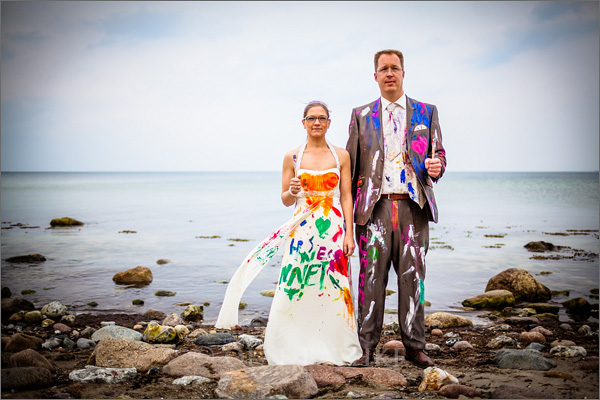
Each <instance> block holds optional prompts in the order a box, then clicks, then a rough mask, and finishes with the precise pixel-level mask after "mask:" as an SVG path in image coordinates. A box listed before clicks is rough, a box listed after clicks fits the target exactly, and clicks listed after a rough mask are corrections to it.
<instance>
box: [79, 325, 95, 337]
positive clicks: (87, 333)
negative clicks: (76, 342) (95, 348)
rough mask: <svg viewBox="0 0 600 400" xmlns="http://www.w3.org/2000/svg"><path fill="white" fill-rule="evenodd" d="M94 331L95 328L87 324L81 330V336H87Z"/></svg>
mask: <svg viewBox="0 0 600 400" xmlns="http://www.w3.org/2000/svg"><path fill="white" fill-rule="evenodd" d="M94 332H96V329H94V328H92V327H91V326H88V327H86V328H85V329H84V330H82V331H81V337H83V338H89V337H91V336H92V335H93V334H94Z"/></svg>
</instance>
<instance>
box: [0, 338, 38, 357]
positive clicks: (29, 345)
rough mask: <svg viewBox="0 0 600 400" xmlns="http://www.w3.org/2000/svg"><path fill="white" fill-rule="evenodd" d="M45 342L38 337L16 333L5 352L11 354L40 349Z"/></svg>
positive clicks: (7, 344)
mask: <svg viewBox="0 0 600 400" xmlns="http://www.w3.org/2000/svg"><path fill="white" fill-rule="evenodd" d="M43 342H44V341H43V340H42V339H40V338H38V337H35V336H30V335H26V334H24V333H15V334H14V335H12V336H11V337H10V339H9V340H8V343H6V347H5V348H4V351H6V352H9V353H18V352H20V351H23V350H27V349H38V348H40V347H41V346H42V343H43Z"/></svg>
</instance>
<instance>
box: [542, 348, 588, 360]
mask: <svg viewBox="0 0 600 400" xmlns="http://www.w3.org/2000/svg"><path fill="white" fill-rule="evenodd" d="M550 354H551V355H553V356H557V357H567V358H571V357H585V356H586V355H587V351H585V349H584V348H583V347H580V346H554V347H553V348H552V349H550Z"/></svg>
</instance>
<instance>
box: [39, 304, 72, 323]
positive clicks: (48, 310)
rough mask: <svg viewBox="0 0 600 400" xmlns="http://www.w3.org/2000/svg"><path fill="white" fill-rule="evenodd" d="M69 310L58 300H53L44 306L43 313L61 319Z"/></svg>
mask: <svg viewBox="0 0 600 400" xmlns="http://www.w3.org/2000/svg"><path fill="white" fill-rule="evenodd" d="M68 311H69V310H68V309H67V307H65V306H63V305H62V304H60V302H58V301H53V302H50V303H48V304H46V305H45V306H44V307H42V314H44V315H45V316H46V317H48V318H51V319H60V318H62V316H63V315H67V312H68Z"/></svg>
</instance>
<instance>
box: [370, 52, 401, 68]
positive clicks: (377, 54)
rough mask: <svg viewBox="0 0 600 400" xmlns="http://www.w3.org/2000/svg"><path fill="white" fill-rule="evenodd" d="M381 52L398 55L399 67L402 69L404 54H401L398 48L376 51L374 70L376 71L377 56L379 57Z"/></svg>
mask: <svg viewBox="0 0 600 400" xmlns="http://www.w3.org/2000/svg"><path fill="white" fill-rule="evenodd" d="M383 54H395V55H397V56H398V58H399V59H400V67H401V68H402V70H404V54H402V52H401V51H398V50H391V49H388V50H381V51H378V52H377V53H375V72H377V63H378V62H379V57H381V56H382V55H383Z"/></svg>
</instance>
